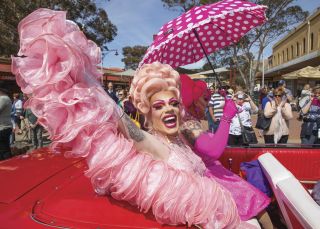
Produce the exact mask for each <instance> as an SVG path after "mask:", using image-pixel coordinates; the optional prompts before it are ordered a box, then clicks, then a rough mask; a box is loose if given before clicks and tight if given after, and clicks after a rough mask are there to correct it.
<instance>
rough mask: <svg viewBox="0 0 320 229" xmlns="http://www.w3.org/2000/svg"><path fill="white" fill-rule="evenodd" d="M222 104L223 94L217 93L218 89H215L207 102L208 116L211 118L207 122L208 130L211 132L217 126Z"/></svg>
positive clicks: (213, 131) (223, 102) (223, 101)
mask: <svg viewBox="0 0 320 229" xmlns="http://www.w3.org/2000/svg"><path fill="white" fill-rule="evenodd" d="M224 104H225V98H224V96H222V95H221V94H220V93H219V90H218V89H215V91H214V94H213V95H212V96H211V98H210V101H209V104H208V110H209V116H210V118H211V119H212V122H210V123H209V130H210V131H211V132H212V133H215V132H216V131H217V129H218V127H219V124H220V118H221V117H222V114H223V107H224Z"/></svg>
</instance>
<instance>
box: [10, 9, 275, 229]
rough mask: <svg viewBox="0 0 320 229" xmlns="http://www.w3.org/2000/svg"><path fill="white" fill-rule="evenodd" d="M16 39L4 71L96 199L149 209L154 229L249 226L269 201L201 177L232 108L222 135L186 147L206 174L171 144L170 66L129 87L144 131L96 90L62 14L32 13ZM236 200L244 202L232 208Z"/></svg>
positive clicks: (174, 82) (87, 49) (157, 67)
mask: <svg viewBox="0 0 320 229" xmlns="http://www.w3.org/2000/svg"><path fill="white" fill-rule="evenodd" d="M19 35H20V50H19V53H18V57H13V58H12V59H13V69H12V70H13V72H14V73H15V74H16V77H17V82H18V84H19V85H20V87H21V89H22V91H23V92H24V93H26V94H32V98H31V99H30V100H28V102H27V104H26V106H28V107H30V108H31V109H32V111H33V112H34V114H36V116H38V118H39V119H38V120H39V122H40V123H41V124H42V125H43V126H44V127H45V128H46V129H47V130H48V131H49V133H50V137H51V139H52V141H53V143H52V148H53V149H56V150H59V148H60V147H61V146H62V147H63V148H65V149H68V150H67V152H66V156H68V157H86V159H87V163H88V166H89V169H88V171H87V172H86V175H87V176H88V177H89V178H90V179H91V182H92V184H93V187H94V189H95V191H96V192H97V193H99V194H101V195H111V196H112V197H113V198H115V199H117V200H124V201H128V202H129V203H131V204H133V205H135V206H137V208H139V209H140V210H141V212H147V211H149V210H151V211H152V212H153V214H154V216H155V218H156V220H157V221H158V222H160V223H162V224H170V225H178V224H187V225H189V226H190V225H200V226H202V227H204V228H210V229H211V228H251V227H253V226H251V225H249V224H247V223H246V222H243V220H247V219H249V218H251V217H253V216H255V215H256V214H258V212H260V211H261V210H263V209H264V208H265V207H266V206H267V205H268V203H269V199H268V198H267V197H265V196H264V195H263V194H262V193H260V192H259V191H257V190H255V189H253V188H252V187H251V186H250V185H248V184H247V183H246V182H245V181H242V183H241V184H242V185H236V186H235V188H234V189H239V190H235V191H234V193H231V192H230V188H229V187H227V185H226V186H225V185H224V184H225V183H230V184H229V186H232V182H233V181H234V179H233V177H234V176H235V175H233V174H229V175H227V176H225V175H224V174H225V171H219V169H222V167H219V169H216V170H215V169H212V170H211V168H210V166H211V167H212V166H214V165H215V164H214V161H216V158H218V157H219V155H220V154H221V153H222V151H223V147H224V146H225V143H226V139H225V138H226V137H227V134H228V128H229V125H230V120H231V118H232V117H233V116H234V114H235V112H236V109H235V106H234V104H233V102H232V101H228V102H227V105H226V108H225V111H224V116H223V118H222V121H221V123H224V128H226V129H227V130H221V131H220V132H219V131H218V133H217V134H216V135H214V136H212V135H207V134H204V133H202V134H201V132H200V131H199V133H198V135H199V134H200V137H198V138H197V139H195V140H194V141H193V146H192V147H194V150H195V151H197V153H199V154H202V155H205V157H207V158H213V159H212V161H210V160H207V161H206V163H207V166H206V164H205V163H204V162H203V161H202V159H201V158H200V157H198V156H197V155H196V154H195V153H194V151H193V150H192V149H191V148H190V147H189V146H187V145H186V144H185V143H184V141H183V139H182V138H181V137H180V134H179V128H180V126H181V125H183V123H182V116H183V115H184V114H183V109H182V105H181V98H180V91H179V88H180V77H179V74H178V73H177V72H176V71H174V70H173V69H172V68H171V67H170V66H169V65H165V64H161V63H153V64H146V65H144V66H142V67H141V69H140V70H139V71H138V72H137V73H136V75H135V77H134V80H133V82H132V88H131V90H130V93H131V96H132V99H133V103H134V104H135V106H136V107H137V108H138V109H139V111H140V112H141V113H143V114H144V115H145V117H146V123H145V124H146V127H148V129H149V130H150V131H149V132H145V131H142V130H140V129H138V128H137V127H136V126H135V125H134V124H133V123H132V122H131V120H130V118H129V117H128V116H127V115H126V114H125V113H124V112H123V111H122V110H121V109H120V108H119V107H118V106H117V105H116V104H115V103H114V102H113V100H112V99H111V98H110V97H108V96H107V94H106V93H105V92H104V90H103V89H102V87H101V86H100V83H99V80H98V78H99V73H98V72H97V67H96V66H97V65H98V64H99V62H100V50H99V48H98V47H97V46H96V45H95V44H94V43H93V42H91V41H88V40H87V39H86V37H85V36H84V35H83V33H82V32H81V31H80V30H79V28H78V27H77V26H76V25H75V24H74V23H73V22H70V21H67V20H66V12H62V11H51V10H48V9H39V10H36V11H35V12H33V13H32V14H30V15H29V16H27V17H26V18H25V19H23V20H22V21H21V22H20V24H19ZM220 126H222V125H220ZM221 129H222V128H221ZM189 130H190V129H189ZM195 131H197V129H196V130H195ZM182 132H183V131H182ZM184 132H186V131H184ZM187 132H188V131H187ZM190 132H191V133H194V130H190V131H189V132H188V133H187V134H189V133H190ZM194 136H197V135H194ZM189 139H190V138H189ZM218 140H220V142H223V147H221V146H219V145H218V144H216V145H210V147H208V145H209V142H208V141H211V142H217V141H218ZM215 149H216V150H215ZM208 166H209V167H208ZM213 172H218V173H217V174H213ZM240 192H245V193H246V194H247V193H250V194H251V196H252V198H251V199H250V200H248V199H241V198H242V197H241V195H240ZM237 201H240V202H241V203H240V204H237ZM246 201H248V202H246Z"/></svg>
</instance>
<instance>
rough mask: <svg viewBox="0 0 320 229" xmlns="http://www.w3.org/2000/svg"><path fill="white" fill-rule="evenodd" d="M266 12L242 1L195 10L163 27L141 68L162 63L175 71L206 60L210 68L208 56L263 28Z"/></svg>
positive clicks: (230, 1)
mask: <svg viewBox="0 0 320 229" xmlns="http://www.w3.org/2000/svg"><path fill="white" fill-rule="evenodd" d="M266 8H267V7H266V6H262V5H256V4H254V3H251V2H245V1H240V0H224V1H220V2H217V3H213V4H210V5H203V6H196V7H193V8H192V9H191V10H189V11H188V12H186V13H184V14H182V15H181V16H179V17H177V18H175V19H173V20H171V21H169V22H168V23H166V24H165V25H163V26H162V27H161V29H160V31H159V32H158V34H157V35H156V37H155V39H154V41H153V43H152V44H151V46H150V47H149V48H148V50H147V52H146V54H145V56H144V57H143V59H142V61H141V62H140V64H139V66H142V65H143V64H145V63H152V62H155V61H159V62H161V63H166V64H169V65H171V66H172V67H173V68H176V67H179V66H183V65H187V64H192V63H195V62H197V61H199V60H200V59H202V58H203V57H204V56H206V58H207V60H208V62H209V64H210V65H211V63H210V61H209V59H208V54H211V53H213V52H215V51H217V50H219V49H221V48H223V47H226V46H228V45H231V44H233V43H237V42H238V41H239V40H240V38H241V37H242V36H244V35H245V34H246V33H247V32H248V31H249V30H251V29H252V28H254V27H256V26H259V25H262V24H263V23H264V22H265V21H266V17H265V10H266ZM211 67H212V69H213V66H212V65H211Z"/></svg>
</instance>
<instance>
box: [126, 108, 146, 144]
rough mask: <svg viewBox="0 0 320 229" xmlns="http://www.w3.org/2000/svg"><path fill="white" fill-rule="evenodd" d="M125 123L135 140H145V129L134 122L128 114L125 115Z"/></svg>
mask: <svg viewBox="0 0 320 229" xmlns="http://www.w3.org/2000/svg"><path fill="white" fill-rule="evenodd" d="M123 123H124V125H125V126H126V129H127V131H128V134H129V136H130V137H131V138H132V140H134V141H135V142H141V141H143V140H144V138H145V136H144V134H143V131H142V130H141V129H140V128H139V127H137V126H136V124H134V123H133V122H132V121H131V119H130V117H129V116H128V115H126V114H125V115H124V117H123Z"/></svg>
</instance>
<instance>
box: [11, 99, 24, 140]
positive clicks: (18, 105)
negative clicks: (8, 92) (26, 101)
mask: <svg viewBox="0 0 320 229" xmlns="http://www.w3.org/2000/svg"><path fill="white" fill-rule="evenodd" d="M12 112H13V114H12V115H13V120H14V123H15V130H14V132H18V134H22V130H21V116H22V115H23V105H22V100H21V99H20V98H19V94H18V93H14V94H13V104H12Z"/></svg>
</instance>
